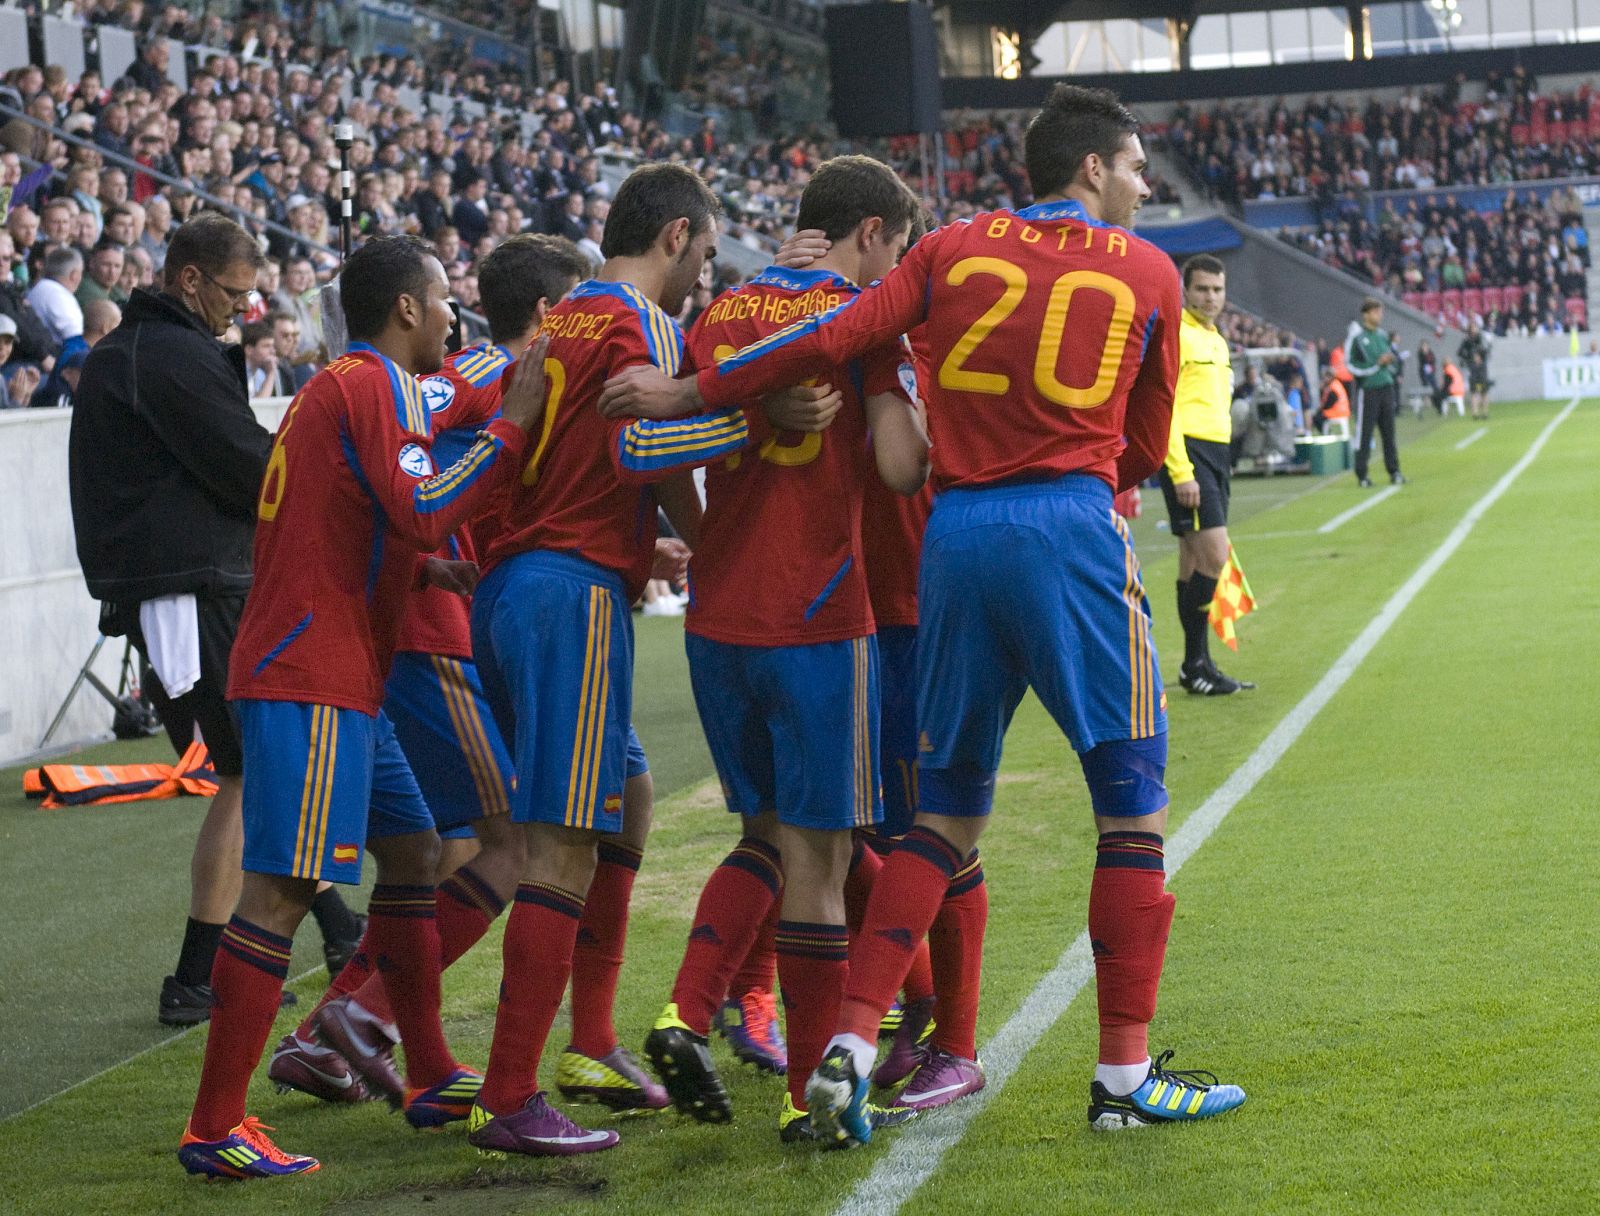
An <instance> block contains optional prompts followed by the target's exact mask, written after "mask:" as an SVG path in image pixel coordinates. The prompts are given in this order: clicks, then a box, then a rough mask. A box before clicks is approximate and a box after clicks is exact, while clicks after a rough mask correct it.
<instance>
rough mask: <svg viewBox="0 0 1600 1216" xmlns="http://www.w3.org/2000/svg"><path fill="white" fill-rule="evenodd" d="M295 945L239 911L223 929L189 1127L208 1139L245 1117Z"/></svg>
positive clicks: (219, 1135) (218, 1137)
mask: <svg viewBox="0 0 1600 1216" xmlns="http://www.w3.org/2000/svg"><path fill="white" fill-rule="evenodd" d="M293 945H294V943H293V942H292V941H290V939H289V938H287V937H279V936H278V935H277V934H276V933H268V932H267V931H266V930H265V929H262V928H259V927H257V926H256V925H252V924H251V923H250V922H249V921H247V920H241V919H240V918H239V917H237V916H235V917H234V918H233V919H232V920H231V921H229V922H228V927H227V928H226V929H224V930H223V931H222V942H221V945H220V947H219V948H218V950H217V954H216V958H215V960H214V961H213V962H212V964H211V988H212V991H213V992H214V993H215V994H216V1003H215V1005H214V1006H213V1007H212V1010H211V1026H210V1028H209V1029H208V1030H207V1032H206V1062H205V1066H204V1067H203V1068H202V1069H201V1072H200V1090H199V1092H198V1093H197V1094H195V1098H194V1113H193V1114H191V1115H190V1116H189V1131H190V1132H192V1133H193V1134H194V1135H196V1136H198V1137H200V1139H202V1140H221V1139H222V1138H223V1137H224V1136H226V1135H227V1134H228V1133H229V1132H230V1131H232V1130H233V1129H234V1128H235V1127H237V1126H238V1125H239V1124H240V1123H242V1122H243V1121H244V1100H245V1091H246V1090H248V1089H249V1088H250V1074H251V1073H253V1072H255V1070H256V1065H257V1064H259V1063H261V1053H262V1051H263V1050H265V1049H266V1046H267V1036H268V1035H269V1034H271V1033H272V1021H273V1019H274V1018H276V1017H277V1016H278V998H279V995H280V994H281V993H282V992H283V980H284V977H285V976H287V975H288V974H289V950H290V948H291V947H292V946H293Z"/></svg>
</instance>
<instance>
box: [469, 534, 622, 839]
mask: <svg viewBox="0 0 1600 1216" xmlns="http://www.w3.org/2000/svg"><path fill="white" fill-rule="evenodd" d="M472 650H473V655H474V657H475V658H476V659H477V663H478V675H479V677H480V678H481V679H482V681H483V691H484V695H485V696H486V698H487V699H488V702H489V707H490V709H491V710H492V712H493V714H494V718H495V721H496V723H497V724H498V725H499V727H500V733H501V736H502V737H503V738H504V739H506V740H507V741H508V742H509V743H510V744H511V749H512V756H513V760H514V763H515V767H516V773H517V781H516V788H515V789H514V790H513V791H512V794H511V818H512V819H513V820H514V821H515V822H517V823H550V824H561V825H563V826H566V827H572V828H585V829H591V830H593V831H596V832H617V831H620V830H621V828H622V786H623V783H624V781H625V780H626V777H627V759H628V737H629V734H630V732H631V727H630V726H629V721H630V718H631V711H632V701H633V617H632V614H631V613H630V612H629V606H628V599H627V596H626V594H625V593H624V591H623V586H622V580H621V579H620V578H619V577H617V575H616V574H615V573H613V572H612V571H610V570H606V569H604V568H603V567H600V566H597V565H595V564H594V563H593V562H590V561H586V560H585V559H583V558H581V557H578V556H576V555H575V554H570V553H554V552H548V551H537V552H533V553H519V554H518V555H517V556H515V557H512V558H509V559H508V560H506V561H504V562H501V563H500V564H499V565H497V566H496V567H495V568H494V569H493V570H491V571H489V573H488V574H487V575H486V576H485V577H484V579H483V581H482V582H481V583H479V584H478V590H477V593H476V594H475V595H474V596H473V599H472Z"/></svg>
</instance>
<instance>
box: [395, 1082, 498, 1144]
mask: <svg viewBox="0 0 1600 1216" xmlns="http://www.w3.org/2000/svg"><path fill="white" fill-rule="evenodd" d="M482 1089H483V1074H482V1073H481V1072H475V1071H473V1070H472V1069H470V1068H458V1069H456V1070H455V1071H454V1072H453V1073H451V1074H450V1075H449V1076H448V1077H446V1078H445V1079H444V1080H443V1081H440V1082H439V1083H438V1084H437V1085H430V1086H428V1087H427V1088H426V1089H407V1090H406V1096H405V1099H404V1100H403V1101H402V1103H401V1107H402V1109H403V1110H404V1111H405V1114H406V1122H407V1123H409V1124H411V1126H412V1127H414V1128H416V1129H417V1130H419V1131H427V1130H429V1129H432V1128H436V1127H443V1126H444V1125H445V1124H446V1123H458V1122H460V1121H461V1120H462V1119H465V1118H466V1117H467V1116H468V1115H470V1114H471V1113H472V1104H473V1103H474V1102H476V1101H477V1100H478V1093H479V1091H480V1090H482Z"/></svg>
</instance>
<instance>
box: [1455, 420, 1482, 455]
mask: <svg viewBox="0 0 1600 1216" xmlns="http://www.w3.org/2000/svg"><path fill="white" fill-rule="evenodd" d="M1488 433H1489V428H1488V427H1486V426H1480V427H1479V428H1478V429H1477V430H1475V431H1473V432H1472V434H1470V435H1468V436H1467V437H1466V438H1465V439H1463V440H1462V441H1461V442H1460V443H1458V444H1456V451H1458V452H1459V451H1461V449H1462V448H1470V447H1471V446H1472V445H1473V444H1475V443H1477V442H1478V440H1480V439H1482V438H1483V437H1484V436H1485V435H1487V434H1488Z"/></svg>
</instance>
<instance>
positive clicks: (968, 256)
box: [601, 85, 1244, 1141]
mask: <svg viewBox="0 0 1600 1216" xmlns="http://www.w3.org/2000/svg"><path fill="white" fill-rule="evenodd" d="M1026 159H1027V167H1028V176H1029V179H1030V180H1031V182H1032V183H1033V187H1034V190H1035V192H1036V193H1037V195H1038V196H1039V201H1038V202H1036V203H1035V204H1033V205H1032V206H1030V207H1025V208H1021V209H1018V210H1001V211H995V212H991V213H988V214H983V215H979V216H976V217H974V218H973V219H972V220H971V221H970V222H966V223H960V224H953V225H951V226H949V227H947V228H944V229H942V230H940V231H939V232H936V233H934V234H932V235H931V236H928V237H925V238H924V239H923V240H921V241H920V242H918V243H917V245H916V247H915V248H914V249H912V251H911V252H910V253H909V254H907V256H906V257H905V258H904V259H903V260H902V261H901V263H900V265H899V266H898V267H897V268H896V269H895V270H894V271H893V272H892V273H890V274H889V276H888V277H887V278H886V279H884V281H883V282H882V283H881V284H879V285H878V286H877V287H875V288H873V289H872V290H869V291H866V292H864V293H862V295H861V296H859V297H857V298H856V299H854V300H852V301H849V302H848V303H846V304H844V305H842V306H841V307H840V308H838V309H835V310H833V311H831V312H829V313H824V314H820V315H818V316H814V317H809V318H807V319H805V320H804V321H801V322H799V323H797V324H795V325H793V326H791V327H789V328H788V329H787V330H785V331H781V332H779V333H777V334H774V335H772V336H771V337H769V338H766V339H764V340H763V341H762V342H759V343H756V344H754V345H753V346H751V347H749V348H747V349H745V350H743V351H740V352H739V353H738V354H736V355H733V356H730V357H729V358H727V359H725V360H722V361H721V362H719V363H718V364H717V366H716V367H714V368H708V369H705V370H703V371H701V372H700V373H699V374H698V376H697V377H695V378H694V379H693V380H691V381H684V382H676V383H674V382H670V381H667V380H665V379H664V378H662V377H659V376H650V375H641V374H639V373H634V374H631V375H629V376H625V377H623V378H621V379H620V380H619V381H618V382H617V383H614V384H612V385H610V386H608V387H607V389H606V391H605V393H604V394H603V395H602V399H601V406H602V409H603V410H604V411H606V412H608V413H611V414H633V415H647V416H665V417H670V416H673V415H675V414H682V413H685V412H687V411H689V410H693V409H696V408H702V407H703V405H704V403H708V402H709V403H713V404H716V403H722V402H726V401H735V400H741V399H747V398H748V397H749V396H750V395H751V394H752V393H758V392H764V391H769V390H770V389H772V388H774V387H776V386H779V385H782V384H784V383H787V382H790V381H793V380H795V379H798V378H800V377H802V376H805V375H807V374H809V369H810V368H812V367H814V366H816V365H818V364H832V363H838V362H840V361H842V360H846V359H849V358H851V357H852V356H854V355H855V354H857V353H858V352H860V351H863V350H867V349H870V348H871V347H872V346H874V345H876V344H877V343H879V342H882V341H883V340H884V339H885V338H887V337H889V336H892V335H895V334H900V333H904V332H906V331H908V330H911V329H914V328H915V327H917V326H918V325H921V324H923V323H926V325H927V338H928V346H929V349H930V352H931V354H932V362H933V366H934V368H935V369H936V370H935V376H934V379H933V383H932V384H930V385H929V400H928V425H929V430H930V433H931V435H932V438H933V444H934V447H933V452H934V475H935V481H936V489H937V491H938V497H937V499H936V500H935V503H934V509H933V514H932V516H931V517H930V519H929V523H928V530H927V533H926V535H925V537H924V541H923V556H922V563H923V564H922V576H921V597H920V604H919V609H920V613H921V624H920V626H919V633H918V649H919V653H918V656H917V667H918V696H917V719H918V729H919V733H920V738H919V740H918V744H919V747H918V750H919V757H918V785H919V790H918V798H919V809H918V814H917V821H916V826H915V827H913V828H912V830H911V831H910V832H908V833H907V834H906V836H905V837H904V838H903V840H902V841H901V843H900V845H899V846H898V847H897V848H896V850H895V852H894V853H893V854H892V855H891V856H890V858H889V861H888V863H887V864H886V865H885V867H884V873H883V876H882V881H880V882H879V883H878V884H877V886H876V887H875V889H874V894H873V899H872V901H871V904H870V906H869V907H868V910H867V920H866V925H865V927H864V929H863V931H862V933H861V934H860V935H859V936H858V937H856V938H855V939H854V940H853V943H852V949H851V956H850V979H849V986H848V988H847V989H846V993H845V1001H844V1006H843V1010H842V1013H841V1017H840V1023H839V1031H840V1033H839V1034H838V1035H836V1036H835V1038H834V1040H833V1042H832V1043H831V1044H830V1047H829V1050H828V1053H827V1056H826V1057H825V1058H824V1060H823V1063H822V1066H821V1067H820V1068H819V1069H818V1070H817V1072H816V1073H815V1074H813V1077H812V1082H811V1084H810V1086H809V1087H808V1090H807V1093H808V1100H809V1102H810V1105H811V1117H812V1121H813V1123H815V1124H818V1125H819V1126H821V1127H822V1128H824V1129H831V1128H832V1127H837V1128H838V1129H839V1130H840V1131H842V1132H843V1133H844V1134H845V1135H846V1136H847V1137H848V1138H850V1139H853V1140H857V1141H864V1140H866V1139H868V1138H869V1137H870V1135H871V1128H870V1126H869V1124H868V1122H867V1118H866V1115H865V1095H866V1091H867V1086H868V1076H869V1074H870V1072H871V1069H872V1065H873V1061H874V1057H875V1053H876V1049H875V1045H874V1043H873V1041H872V1039H873V1036H874V1034H875V1032H876V1030H877V1027H878V1023H879V1020H880V1019H881V1017H882V1016H883V1012H884V1010H886V1009H887V1008H888V1007H889V1004H890V1002H891V1001H892V1000H893V998H894V993H895V990H896V989H897V988H898V987H899V985H900V981H901V977H902V975H903V974H904V972H905V968H906V966H907V963H908V960H909V958H910V956H911V952H912V951H913V949H914V948H915V946H916V943H917V942H918V940H920V939H921V938H922V936H923V935H924V934H925V933H926V932H927V931H928V928H929V926H930V925H931V924H932V922H933V920H934V917H935V916H936V915H937V912H938V909H939V906H940V904H941V903H942V902H943V900H944V897H945V894H946V892H947V891H948V889H949V885H950V879H951V878H952V876H953V875H954V874H955V873H956V871H957V870H958V869H959V868H960V867H961V865H962V863H963V861H964V859H965V858H966V857H968V856H969V855H970V853H971V851H972V849H973V847H974V846H975V845H976V844H977V840H978V837H979V835H980V834H981V832H982V828H983V824H984V822H985V819H986V817H987V815H988V813H989V811H990V809H991V805H992V802H993V796H994V777H995V772H996V770H997V769H998V767H999V762H1000V750H1001V743H1002V740H1003V738H1004V734H1005V729H1006V727H1007V726H1008V725H1009V723H1010V720H1011V715H1012V713H1013V712H1014V711H1015V709H1016V706H1017V704H1018V703H1019V702H1020V700H1021V698H1022V696H1023V694H1024V692H1025V691H1026V690H1027V689H1028V688H1029V687H1030V686H1031V687H1032V688H1033V689H1034V690H1035V692H1036V693H1037V694H1038V696H1039V698H1040V700H1041V701H1043V702H1044V704H1045V706H1046V708H1047V709H1048V710H1049V711H1050V713H1051V715H1052V716H1053V717H1054V718H1055V719H1056V722H1057V724H1058V725H1059V726H1060V727H1061V728H1062V730H1063V732H1064V733H1065V734H1066V736H1067V738H1068V740H1069V741H1070V742H1071V744H1072V746H1073V749H1074V750H1075V751H1076V752H1077V753H1078V756H1079V760H1080V763H1081V765H1082V768H1083V772H1084V776H1085V778H1086V780H1087V783H1088V786H1089V791H1090V797H1091V801H1092V803H1093V808H1094V814H1095V821H1096V825H1097V827H1098V829H1099V831H1100V841H1099V848H1098V851H1097V858H1096V865H1095V872H1094V880H1093V884H1092V886H1091V893H1090V899H1089V937H1090V939H1091V941H1092V943H1093V947H1094V955H1095V968H1096V975H1097V979H1098V985H1097V989H1098V999H1099V1006H1100V1057H1099V1059H1100V1062H1099V1064H1098V1065H1097V1067H1096V1069H1095V1077H1094V1080H1093V1081H1092V1082H1091V1085H1090V1106H1089V1121H1090V1124H1091V1125H1092V1126H1095V1127H1099V1128H1108V1129H1109V1128H1120V1127H1130V1126H1143V1125H1147V1124H1151V1123H1157V1122H1164V1121H1171V1120H1183V1119H1198V1118H1206V1117H1209V1116H1212V1115H1217V1114H1220V1113H1222V1112H1224V1111H1226V1110H1230V1109H1232V1108H1234V1107H1236V1106H1238V1105H1239V1104H1240V1103H1242V1102H1243V1101H1244V1092H1243V1091H1242V1090H1241V1089H1239V1088H1238V1087H1237V1086H1233V1085H1219V1084H1211V1083H1209V1082H1207V1081H1205V1080H1203V1079H1202V1078H1201V1077H1200V1076H1198V1075H1196V1074H1191V1073H1184V1074H1179V1073H1173V1072H1169V1071H1167V1070H1165V1069H1164V1068H1163V1065H1164V1064H1165V1062H1166V1060H1167V1059H1168V1056H1166V1055H1164V1056H1162V1057H1161V1059H1159V1060H1157V1061H1155V1062H1154V1063H1152V1062H1151V1060H1150V1055H1149V1051H1148V1046H1147V1042H1148V1025H1149V1023H1150V1021H1151V1018H1152V1017H1153V1016H1154V1012H1155V1003H1156V990H1157V987H1158V985H1159V981H1160V977H1161V965H1162V960H1163V957H1164V955H1165V950H1166V940H1167V933H1168V929H1169V926H1170V924H1171V921H1172V909H1173V897H1172V896H1171V895H1170V894H1169V893H1167V892H1166V890H1165V874H1164V863H1163V845H1164V834H1165V830H1166V821H1167V794H1166V788H1165V786H1164V784H1163V777H1164V774H1165V768H1166V714H1165V709H1164V705H1163V694H1162V691H1161V686H1160V676H1159V674H1158V673H1157V670H1156V666H1155V656H1154V650H1153V647H1152V645H1151V642H1150V629H1149V610H1148V607H1147V605H1146V603H1145V595H1144V588H1143V586H1142V584H1141V582H1140V577H1139V566H1138V561H1137V559H1136V558H1135V557H1134V554H1133V549H1132V547H1131V545H1130V544H1129V542H1128V534H1127V530H1126V525H1124V524H1123V522H1122V520H1121V517H1120V516H1118V515H1117V514H1116V512H1115V511H1114V510H1113V509H1112V505H1111V504H1112V498H1113V495H1114V494H1115V492H1116V491H1117V490H1118V489H1122V488H1125V487H1127V486H1131V485H1136V484H1138V483H1139V482H1140V481H1142V480H1143V479H1144V478H1145V477H1147V476H1149V474H1150V473H1152V472H1154V471H1155V469H1156V468H1157V466H1158V465H1159V464H1160V463H1161V460H1162V458H1163V455H1164V453H1165V450H1166V446H1167V440H1168V437H1169V428H1170V424H1171V417H1172V393H1173V385H1174V382H1175V380H1176V376H1177V362H1178V325H1179V318H1180V311H1181V309H1182V303H1183V301H1182V294H1181V291H1180V289H1179V286H1178V276H1177V272H1176V270H1175V269H1174V267H1173V265H1172V262H1171V261H1170V260H1169V259H1168V258H1167V257H1166V256H1165V255H1164V254H1162V253H1161V251H1160V250H1158V249H1156V248H1155V247H1154V246H1153V245H1150V244H1147V243H1146V242H1144V241H1141V240H1140V239H1139V238H1138V237H1136V236H1134V235H1133V234H1132V233H1131V232H1129V231H1127V227H1128V225H1129V224H1130V223H1131V222H1132V219H1133V215H1134V213H1135V212H1136V211H1137V209H1138V207H1139V205H1140V203H1141V202H1142V200H1143V199H1144V198H1146V197H1148V195H1149V189H1148V187H1147V186H1146V185H1145V182H1144V179H1143V176H1142V171H1143V168H1144V163H1145V162H1144V152H1143V149H1142V147H1141V145H1140V142H1139V137H1138V120H1137V119H1136V118H1135V117H1134V116H1133V115H1132V114H1131V113H1130V112H1129V111H1128V110H1127V109H1126V108H1125V107H1123V106H1122V105H1121V104H1120V103H1119V102H1118V101H1117V100H1116V98H1115V97H1114V96H1113V95H1111V94H1110V93H1108V92H1105V91H1103V90H1086V89H1081V88H1076V87H1073V86H1069V85H1063V86H1059V87H1057V89H1056V90H1055V91H1054V92H1052V94H1051V96H1050V98H1049V99H1048V101H1047V102H1046V104H1045V106H1044V108H1043V109H1042V110H1041V112H1040V113H1039V115H1038V116H1037V117H1036V118H1035V119H1034V121H1033V122H1032V123H1031V124H1030V126H1029V128H1028V134H1027V139H1026ZM1069 320H1070V328H1069V325H1068V322H1069ZM1206 1075H1207V1076H1209V1074H1206ZM1212 1080H1214V1078H1212Z"/></svg>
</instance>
